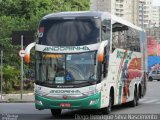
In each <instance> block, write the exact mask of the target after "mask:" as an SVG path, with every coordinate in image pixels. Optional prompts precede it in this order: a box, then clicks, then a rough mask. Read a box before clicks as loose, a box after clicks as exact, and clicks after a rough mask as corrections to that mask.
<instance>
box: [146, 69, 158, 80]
mask: <svg viewBox="0 0 160 120" xmlns="http://www.w3.org/2000/svg"><path fill="white" fill-rule="evenodd" d="M148 80H149V81H152V80H158V81H160V70H153V71H151V72H150V73H149V74H148Z"/></svg>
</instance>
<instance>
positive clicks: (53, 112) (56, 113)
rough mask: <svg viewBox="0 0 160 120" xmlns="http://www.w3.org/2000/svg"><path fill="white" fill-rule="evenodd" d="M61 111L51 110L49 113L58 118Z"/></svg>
mask: <svg viewBox="0 0 160 120" xmlns="http://www.w3.org/2000/svg"><path fill="white" fill-rule="evenodd" d="M61 111H62V110H61V109H51V113H52V115H53V116H60V115H61Z"/></svg>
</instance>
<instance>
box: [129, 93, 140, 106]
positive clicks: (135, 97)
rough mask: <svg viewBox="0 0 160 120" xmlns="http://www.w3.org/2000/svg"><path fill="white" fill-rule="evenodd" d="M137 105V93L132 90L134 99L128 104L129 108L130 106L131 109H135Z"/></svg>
mask: <svg viewBox="0 0 160 120" xmlns="http://www.w3.org/2000/svg"><path fill="white" fill-rule="evenodd" d="M138 103H139V97H138V94H137V91H136V90H134V98H133V100H132V101H131V102H130V106H131V107H135V106H137V105H138Z"/></svg>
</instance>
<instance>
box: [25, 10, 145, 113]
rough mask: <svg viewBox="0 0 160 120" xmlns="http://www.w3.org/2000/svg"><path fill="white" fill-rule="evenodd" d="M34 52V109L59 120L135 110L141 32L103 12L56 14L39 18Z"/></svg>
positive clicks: (141, 67)
mask: <svg viewBox="0 0 160 120" xmlns="http://www.w3.org/2000/svg"><path fill="white" fill-rule="evenodd" d="M33 47H34V49H35V107H36V109H39V110H43V109H50V110H51V114H52V115H61V113H62V110H63V109H99V110H101V111H102V113H103V114H109V113H110V112H111V108H112V106H114V105H119V104H123V103H128V105H129V106H133V107H134V106H137V105H138V102H139V99H140V98H142V97H143V96H144V95H145V93H146V37H145V32H144V30H143V29H141V28H139V27H137V26H135V25H133V24H131V23H130V22H128V21H126V20H123V19H121V18H118V17H117V16H114V15H111V14H110V13H108V12H100V11H81V12H59V13H52V14H48V15H46V16H44V17H43V18H42V19H41V20H40V23H39V27H38V32H37V39H36V40H35V42H33V43H31V44H29V45H28V46H27V47H26V49H25V57H24V59H25V61H26V62H27V63H29V61H30V50H31V49H32V48H33Z"/></svg>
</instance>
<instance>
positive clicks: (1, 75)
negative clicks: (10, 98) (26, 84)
mask: <svg viewBox="0 0 160 120" xmlns="http://www.w3.org/2000/svg"><path fill="white" fill-rule="evenodd" d="M2 84H3V50H1V100H2V94H3V89H2Z"/></svg>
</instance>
